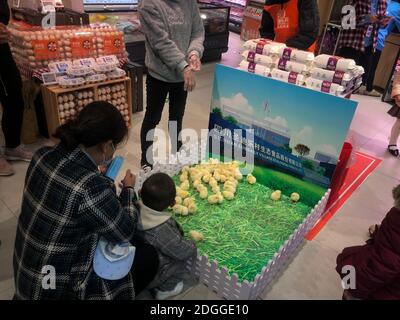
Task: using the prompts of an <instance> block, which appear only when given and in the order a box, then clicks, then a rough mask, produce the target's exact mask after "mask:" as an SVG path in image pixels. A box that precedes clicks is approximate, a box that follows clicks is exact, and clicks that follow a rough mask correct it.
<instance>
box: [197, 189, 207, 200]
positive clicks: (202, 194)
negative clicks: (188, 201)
mask: <svg viewBox="0 0 400 320" xmlns="http://www.w3.org/2000/svg"><path fill="white" fill-rule="evenodd" d="M199 197H200V198H201V199H207V198H208V190H207V188H205V189H203V190H201V191H200V195H199Z"/></svg>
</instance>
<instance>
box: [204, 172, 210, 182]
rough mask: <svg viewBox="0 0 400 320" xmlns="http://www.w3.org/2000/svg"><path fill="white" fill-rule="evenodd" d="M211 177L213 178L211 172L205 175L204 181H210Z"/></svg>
mask: <svg viewBox="0 0 400 320" xmlns="http://www.w3.org/2000/svg"><path fill="white" fill-rule="evenodd" d="M210 179H211V174H209V173H208V174H206V175H204V176H203V182H204V183H209V182H210Z"/></svg>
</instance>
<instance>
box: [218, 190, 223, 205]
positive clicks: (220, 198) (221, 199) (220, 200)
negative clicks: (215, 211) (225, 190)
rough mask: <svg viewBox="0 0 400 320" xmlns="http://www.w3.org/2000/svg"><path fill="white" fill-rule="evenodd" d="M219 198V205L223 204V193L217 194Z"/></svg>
mask: <svg viewBox="0 0 400 320" xmlns="http://www.w3.org/2000/svg"><path fill="white" fill-rule="evenodd" d="M217 196H218V203H219V204H221V203H223V202H224V196H223V195H222V193H221V192H220V193H217Z"/></svg>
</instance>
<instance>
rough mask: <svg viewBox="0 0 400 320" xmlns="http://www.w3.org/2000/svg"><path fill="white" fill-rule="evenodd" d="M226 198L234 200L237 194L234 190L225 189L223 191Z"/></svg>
mask: <svg viewBox="0 0 400 320" xmlns="http://www.w3.org/2000/svg"><path fill="white" fill-rule="evenodd" d="M222 194H223V196H224V198H225V199H226V200H233V199H234V198H235V194H234V193H233V192H230V191H227V190H225V191H224V192H222Z"/></svg>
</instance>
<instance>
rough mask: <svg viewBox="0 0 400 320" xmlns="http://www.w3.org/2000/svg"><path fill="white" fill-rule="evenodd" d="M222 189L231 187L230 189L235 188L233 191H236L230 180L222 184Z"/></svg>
mask: <svg viewBox="0 0 400 320" xmlns="http://www.w3.org/2000/svg"><path fill="white" fill-rule="evenodd" d="M224 187H232V188H235V189H236V187H237V184H236V183H233V182H232V181H230V180H228V181H226V182H225V183H224Z"/></svg>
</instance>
